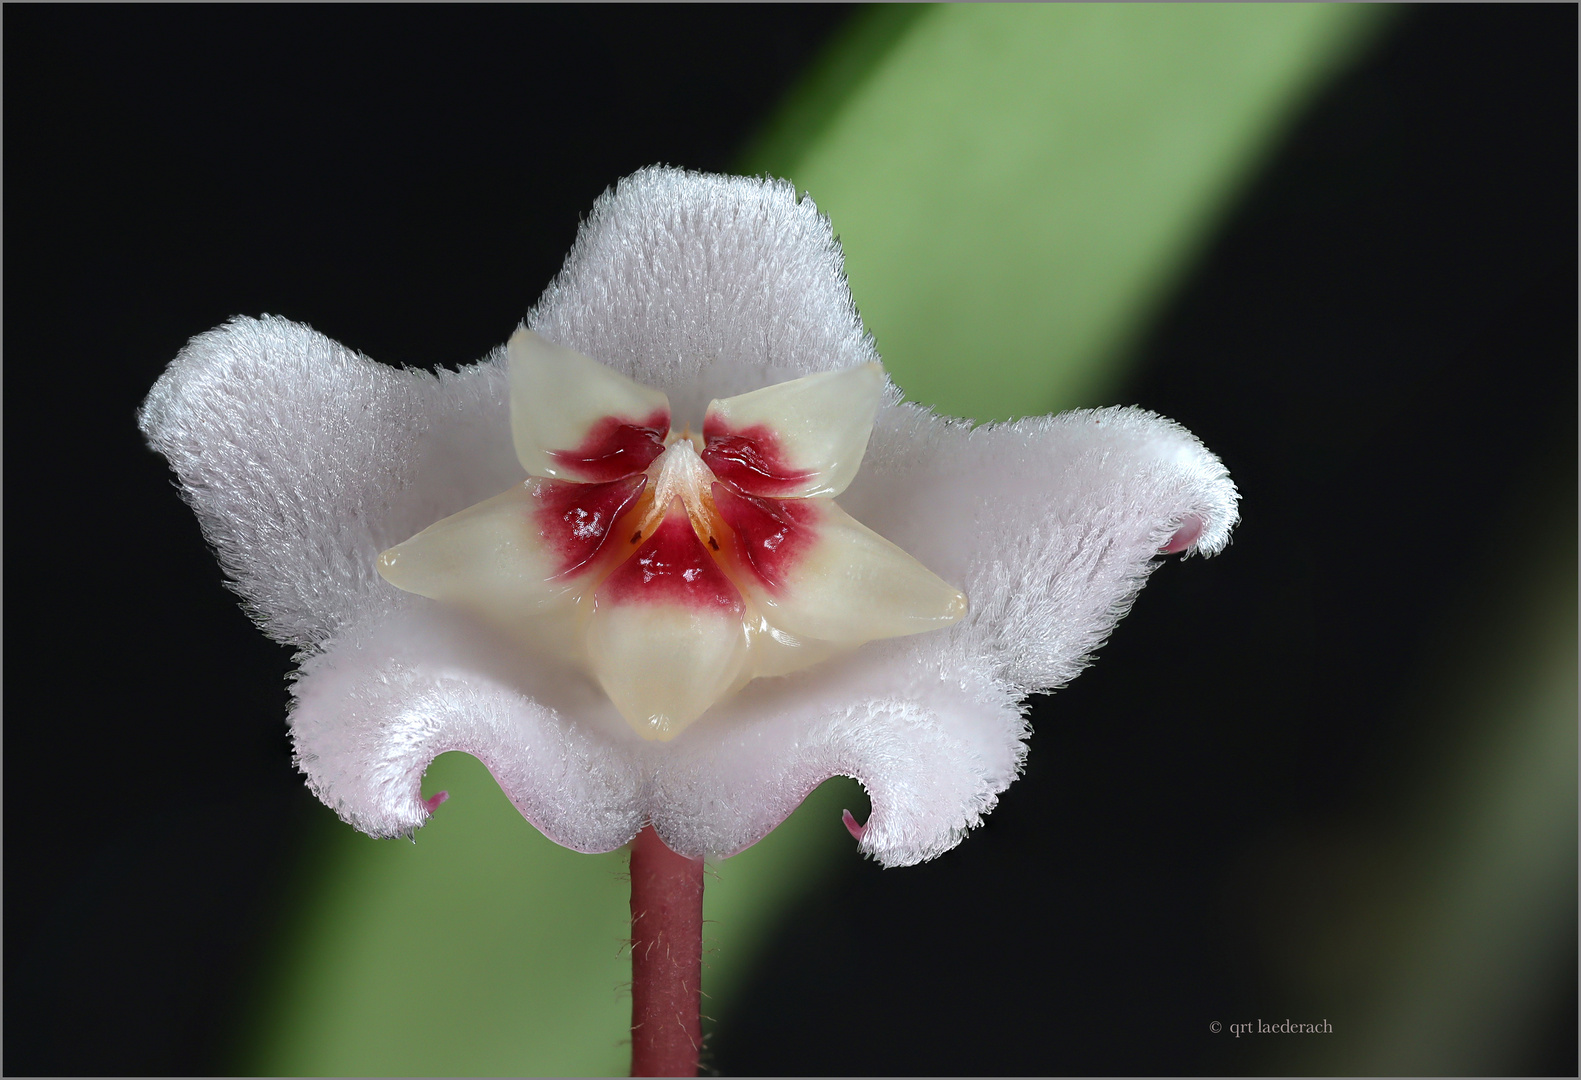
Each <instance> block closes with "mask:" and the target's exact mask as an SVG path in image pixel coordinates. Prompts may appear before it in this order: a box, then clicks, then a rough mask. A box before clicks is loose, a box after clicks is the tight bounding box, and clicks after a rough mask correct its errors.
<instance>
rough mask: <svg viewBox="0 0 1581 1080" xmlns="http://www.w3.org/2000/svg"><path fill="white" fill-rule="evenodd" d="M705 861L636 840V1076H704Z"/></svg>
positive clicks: (641, 836) (651, 837)
mask: <svg viewBox="0 0 1581 1080" xmlns="http://www.w3.org/2000/svg"><path fill="white" fill-rule="evenodd" d="M702 976H703V860H701V859H688V858H685V857H684V856H681V855H677V854H676V853H675V852H673V851H671V850H670V849H669V848H667V847H665V846H664V841H662V840H660V839H659V834H658V833H656V832H654V831H653V826H651V825H644V826H643V828H642V831H641V832H640V833H638V834H637V838H636V839H635V840H633V841H632V842H631V1075H632V1076H696V1075H697V1054H698V1051H699V1050H700V1049H701V1048H702V1045H703V1028H702V1020H701V1009H702V996H701V984H702Z"/></svg>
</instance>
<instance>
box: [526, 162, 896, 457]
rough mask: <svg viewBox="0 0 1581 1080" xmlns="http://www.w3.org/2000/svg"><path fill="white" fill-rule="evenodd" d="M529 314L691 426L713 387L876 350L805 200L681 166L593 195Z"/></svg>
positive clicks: (838, 258) (835, 246)
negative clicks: (660, 395) (556, 271)
mask: <svg viewBox="0 0 1581 1080" xmlns="http://www.w3.org/2000/svg"><path fill="white" fill-rule="evenodd" d="M527 325H528V326H529V327H530V328H531V329H533V330H536V331H537V332H538V333H540V334H542V335H543V336H544V337H546V338H548V339H549V340H550V341H554V342H558V343H559V344H561V345H566V346H569V347H570V348H573V349H576V350H577V351H578V352H581V353H584V354H586V355H588V356H591V357H593V358H594V359H596V360H598V361H600V362H601V363H604V364H608V365H610V366H611V367H613V368H614V369H615V370H617V371H619V372H620V373H621V374H623V375H627V376H629V377H631V378H633V379H635V380H637V381H638V382H640V383H642V384H643V385H645V386H652V387H655V388H656V389H659V390H662V391H664V392H665V394H667V395H668V396H669V400H670V405H671V407H672V408H674V410H675V418H674V424H675V426H676V427H677V428H679V427H682V426H684V425H686V424H690V425H691V427H692V430H693V431H697V430H700V429H701V424H702V419H703V413H704V410H705V409H706V407H707V405H708V402H709V401H710V400H712V399H713V398H721V397H729V396H733V395H736V394H742V393H745V392H747V391H748V390H756V389H758V388H759V387H762V386H768V385H770V384H772V383H777V382H783V381H785V380H787V379H795V378H798V377H799V376H802V375H806V374H809V373H811V372H814V371H834V370H839V369H842V368H853V367H858V366H860V365H863V364H868V363H874V362H876V361H877V360H878V354H877V353H876V352H875V351H874V349H873V343H872V340H871V338H869V337H868V335H867V333H866V332H865V331H864V330H863V329H862V320H861V319H860V318H858V316H857V313H856V308H855V307H854V306H853V305H852V303H851V290H850V289H849V287H847V285H846V281H845V268H844V259H843V256H842V255H841V252H840V245H839V242H838V241H836V239H835V237H834V230H833V229H832V228H831V227H830V225H829V220H828V219H827V218H825V217H823V216H822V215H821V214H819V213H818V208H817V207H816V206H815V205H813V201H812V200H811V199H810V198H806V197H803V198H800V199H798V198H797V197H796V189H795V188H794V187H793V186H792V185H791V184H790V183H788V182H787V181H784V180H762V179H758V178H756V177H749V176H709V175H706V174H703V173H694V172H685V171H682V170H679V169H665V168H649V169H643V170H641V171H640V172H637V173H634V174H632V175H631V176H628V177H626V178H625V179H623V180H621V181H620V183H619V184H618V185H616V186H615V187H614V188H613V189H612V190H609V191H606V192H605V193H604V194H603V195H602V196H601V197H600V198H599V199H598V201H597V202H596V203H595V204H594V206H593V209H592V212H591V213H589V214H588V216H587V220H586V221H584V222H583V223H582V228H581V231H580V232H579V233H578V234H577V238H576V244H575V245H574V246H573V247H572V248H571V252H570V254H568V255H567V256H566V260H565V267H564V269H562V270H561V272H560V275H559V276H558V277H557V278H555V280H554V281H553V282H552V283H551V284H550V286H549V287H548V288H547V289H545V290H544V294H543V296H542V297H541V298H540V299H539V301H538V304H537V305H536V306H535V307H534V308H533V310H532V312H531V313H530V314H529V315H528V317H527Z"/></svg>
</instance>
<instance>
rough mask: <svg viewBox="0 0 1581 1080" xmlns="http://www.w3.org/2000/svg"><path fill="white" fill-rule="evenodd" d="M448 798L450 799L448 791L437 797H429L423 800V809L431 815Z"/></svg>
mask: <svg viewBox="0 0 1581 1080" xmlns="http://www.w3.org/2000/svg"><path fill="white" fill-rule="evenodd" d="M448 798H450V792H448V791H441V792H440V793H439V794H437V795H430V796H429V797H428V798H426V799H424V800H423V808H424V809H426V810H427V811H428V812H429V813H430V814H432V813H433V812H434V811H435V810H437V809H439V804H440V803H442V802H444V801H445V800H446V799H448Z"/></svg>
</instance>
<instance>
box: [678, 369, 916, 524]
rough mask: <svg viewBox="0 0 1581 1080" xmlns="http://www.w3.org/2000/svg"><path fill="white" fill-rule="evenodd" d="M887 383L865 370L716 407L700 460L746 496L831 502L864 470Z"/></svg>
mask: <svg viewBox="0 0 1581 1080" xmlns="http://www.w3.org/2000/svg"><path fill="white" fill-rule="evenodd" d="M885 383H886V380H885V379H884V369H883V368H882V367H880V366H879V365H878V364H863V365H862V366H861V367H855V368H848V369H846V370H845V371H823V372H818V373H817V374H814V375H805V376H803V377H802V378H800V379H793V380H791V381H790V382H782V383H777V384H775V385H774V386H765V387H763V388H762V389H761V390H753V391H752V392H750V393H746V394H740V395H737V396H736V397H731V398H722V399H717V400H715V401H713V402H711V403H710V404H709V406H708V414H707V415H706V416H705V417H704V418H703V438H704V439H706V440H707V442H706V445H705V446H704V448H703V460H704V461H705V462H707V463H708V467H709V468H711V469H713V470H714V475H715V476H717V477H719V479H721V480H727V481H729V482H730V483H732V484H734V485H735V486H736V487H738V488H740V489H741V490H742V491H744V492H746V493H747V494H749V495H763V496H767V497H769V498H773V499H803V498H807V497H809V496H817V495H822V496H828V497H830V498H832V497H834V496H836V495H838V494H840V492H842V491H844V490H845V489H846V486H847V485H849V484H850V483H851V478H852V477H853V476H855V475H856V470H857V468H858V467H859V466H860V465H861V464H862V454H863V453H864V452H865V451H866V450H867V439H868V435H869V433H871V432H872V430H873V416H874V414H875V413H877V412H878V406H879V402H880V401H882V400H883V397H884V386H885Z"/></svg>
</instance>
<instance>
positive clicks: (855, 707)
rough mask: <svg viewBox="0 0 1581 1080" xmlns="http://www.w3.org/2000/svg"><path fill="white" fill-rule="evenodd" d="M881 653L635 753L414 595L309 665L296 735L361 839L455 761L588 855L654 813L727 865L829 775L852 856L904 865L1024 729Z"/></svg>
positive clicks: (299, 695) (960, 818)
mask: <svg viewBox="0 0 1581 1080" xmlns="http://www.w3.org/2000/svg"><path fill="white" fill-rule="evenodd" d="M908 640H910V639H908ZM893 645H894V643H888V642H886V643H882V644H879V645H875V646H869V647H868V649H867V650H863V652H859V653H857V654H855V655H853V656H850V657H846V658H842V659H839V660H835V661H833V662H831V663H830V664H828V665H825V666H823V667H820V668H818V669H815V670H811V671H807V672H803V673H801V674H799V675H796V676H793V677H790V678H787V679H779V680H771V681H767V682H764V681H760V682H757V683H753V684H752V685H750V686H748V687H747V689H746V690H744V691H743V692H742V693H741V694H740V695H738V697H737V698H735V699H733V701H732V708H731V710H730V714H729V715H728V716H723V715H714V714H709V715H705V716H704V717H703V718H702V719H701V720H699V721H698V722H697V723H696V724H694V725H693V726H692V727H690V728H688V729H687V730H686V731H684V732H682V733H681V735H680V736H679V737H677V738H676V739H675V740H673V741H672V742H668V743H659V742H644V741H642V740H640V739H638V738H636V737H635V736H634V735H633V733H632V732H631V730H630V729H629V728H628V727H627V726H626V724H625V723H624V721H622V720H621V719H620V718H619V717H618V716H617V715H616V714H615V711H614V709H613V708H612V707H611V706H610V704H609V702H608V701H607V699H605V698H604V697H603V695H602V694H601V693H599V691H598V690H597V689H596V688H595V687H593V686H592V685H591V683H589V682H586V681H585V680H581V679H578V678H575V677H569V678H568V677H567V675H566V673H565V672H564V671H563V670H562V669H558V668H556V667H555V666H554V665H546V664H535V663H533V662H531V660H530V659H529V658H524V657H523V656H522V654H521V653H520V651H519V650H517V649H515V648H514V647H513V645H512V644H511V643H510V642H509V641H508V640H507V639H504V638H502V637H499V636H496V635H495V634H494V633H493V632H492V631H491V630H489V629H488V628H486V627H484V626H483V625H482V624H479V623H474V622H471V621H470V620H468V618H467V617H466V616H463V615H460V614H458V613H455V612H446V611H444V610H442V609H440V608H439V607H438V606H437V605H434V604H432V603H428V602H425V601H416V602H414V603H413V604H412V606H411V607H410V609H409V610H407V611H405V612H403V613H401V614H399V615H397V616H396V617H394V618H393V619H391V620H390V621H389V622H387V623H386V624H385V625H383V626H381V627H379V628H376V629H374V630H373V631H371V632H369V633H355V632H353V633H350V634H348V635H347V636H346V637H345V638H344V639H343V640H340V641H337V642H335V643H334V644H333V645H332V646H331V647H330V648H329V650H328V651H327V652H326V653H324V654H322V655H320V656H318V657H315V658H313V659H312V660H310V661H309V662H308V663H307V664H305V665H304V667H303V677H302V678H301V679H300V680H298V681H297V683H296V684H295V685H294V687H293V691H292V692H293V694H294V696H295V698H296V705H295V708H294V709H293V711H292V716H291V725H292V733H293V737H294V741H295V745H296V751H297V760H298V764H299V765H300V767H301V768H302V770H303V771H304V772H305V773H307V775H308V782H309V784H310V786H311V787H312V789H313V791H314V792H315V793H316V794H317V795H318V796H319V798H321V799H322V800H323V801H324V802H325V803H326V804H327V805H329V806H331V807H333V808H334V809H335V811H336V812H337V813H339V814H340V816H341V817H342V818H344V819H345V820H346V821H348V822H350V823H351V824H353V825H355V826H356V827H357V828H359V829H362V830H363V831H364V832H367V833H369V834H371V835H374V836H401V835H408V834H410V833H411V831H412V830H413V829H415V828H417V827H418V826H420V825H422V824H423V822H424V821H425V820H427V817H428V814H429V809H428V807H427V806H425V805H424V803H423V800H422V795H421V792H420V785H421V780H422V774H423V770H424V769H426V768H427V766H428V763H429V762H430V761H432V760H433V759H434V758H435V757H436V756H438V755H439V754H442V753H445V752H446V751H449V750H461V751H465V752H467V753H470V754H472V755H474V756H475V757H477V758H478V759H479V760H480V761H482V762H483V763H484V764H485V765H486V766H488V768H489V770H490V772H491V773H493V775H494V777H495V779H496V780H497V781H498V782H499V784H500V787H501V789H502V790H503V791H504V792H505V794H506V796H507V797H509V798H510V800H511V802H512V803H514V804H515V806H516V807H517V809H518V810H520V811H521V813H522V814H523V815H524V816H525V817H526V818H527V819H528V820H529V821H531V822H532V823H533V824H534V825H535V826H537V827H538V828H539V829H540V830H542V831H543V833H544V834H545V835H546V836H549V837H550V838H551V839H553V840H555V841H556V842H557V843H560V844H563V845H565V846H566V847H569V848H573V849H575V850H578V851H589V852H591V851H609V850H612V849H614V848H616V847H619V846H620V845H621V844H624V843H626V842H627V841H629V840H630V839H631V837H632V836H634V835H635V834H636V832H637V829H638V828H639V827H640V826H641V824H642V823H643V821H644V820H648V819H651V820H652V821H653V823H654V826H655V828H656V829H657V830H658V832H659V835H660V836H661V837H663V838H664V841H665V842H666V843H667V844H669V845H670V846H671V847H672V848H673V849H674V850H676V851H678V852H680V853H682V854H685V855H691V856H703V855H709V856H724V855H730V854H733V853H735V852H737V851H740V850H741V849H742V848H745V847H748V846H750V845H751V844H754V843H756V842H757V841H758V840H760V839H762V838H763V837H764V836H765V835H767V834H768V833H769V832H770V831H771V830H772V829H773V828H774V827H775V826H776V825H778V824H779V823H780V822H781V821H782V820H784V818H785V817H786V815H788V814H789V813H790V812H791V811H792V810H793V809H795V807H796V806H797V805H798V804H799V803H800V802H801V800H802V798H804V797H805V796H806V794H807V793H808V792H809V791H811V790H812V789H813V788H815V787H816V786H818V784H819V783H821V782H822V781H824V780H825V779H827V778H829V777H830V776H837V775H839V776H853V777H855V778H856V779H858V780H859V781H861V782H862V784H863V785H864V786H865V787H866V788H867V790H868V792H869V794H870V795H871V797H872V801H873V811H872V815H871V816H870V818H869V819H868V822H867V831H866V833H865V835H864V836H863V837H862V841H861V845H860V847H861V850H863V851H864V852H866V853H867V854H869V855H871V856H873V857H874V858H875V859H877V860H879V861H880V862H882V863H884V864H886V865H892V866H899V865H907V864H910V863H914V862H919V861H922V860H924V859H929V858H932V857H934V856H936V855H939V854H941V853H942V852H944V851H947V850H949V849H950V848H951V847H953V846H955V844H956V843H958V842H959V841H960V839H961V837H962V836H964V835H965V833H966V831H967V830H968V829H970V828H972V827H973V826H975V825H977V824H978V823H979V822H980V821H981V818H982V816H983V815H984V814H986V813H988V812H989V811H990V810H992V809H993V807H994V804H995V802H996V801H997V795H998V793H999V792H1000V791H1002V790H1004V788H1005V787H1006V786H1007V785H1008V784H1009V783H1010V781H1011V780H1012V779H1013V778H1014V777H1015V775H1016V773H1017V771H1018V770H1019V768H1020V765H1021V762H1022V760H1023V757H1024V753H1025V750H1024V746H1023V745H1022V742H1021V739H1022V738H1023V737H1024V735H1025V730H1024V729H1025V724H1024V722H1023V721H1022V719H1021V716H1020V711H1019V708H1018V706H1017V703H1016V701H1015V700H1014V699H1013V698H1011V697H1009V696H1007V695H1006V694H1005V693H1004V692H1003V691H1002V690H1001V689H999V688H997V687H994V686H992V685H989V684H984V683H982V682H980V681H975V680H971V679H968V678H961V677H957V676H955V675H953V674H948V673H943V672H940V671H937V670H930V669H929V668H927V667H925V666H923V665H922V664H920V663H919V661H918V659H917V657H916V656H915V655H913V654H912V653H910V652H909V651H908V650H906V649H902V648H894V647H893ZM868 650H871V651H868Z"/></svg>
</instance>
